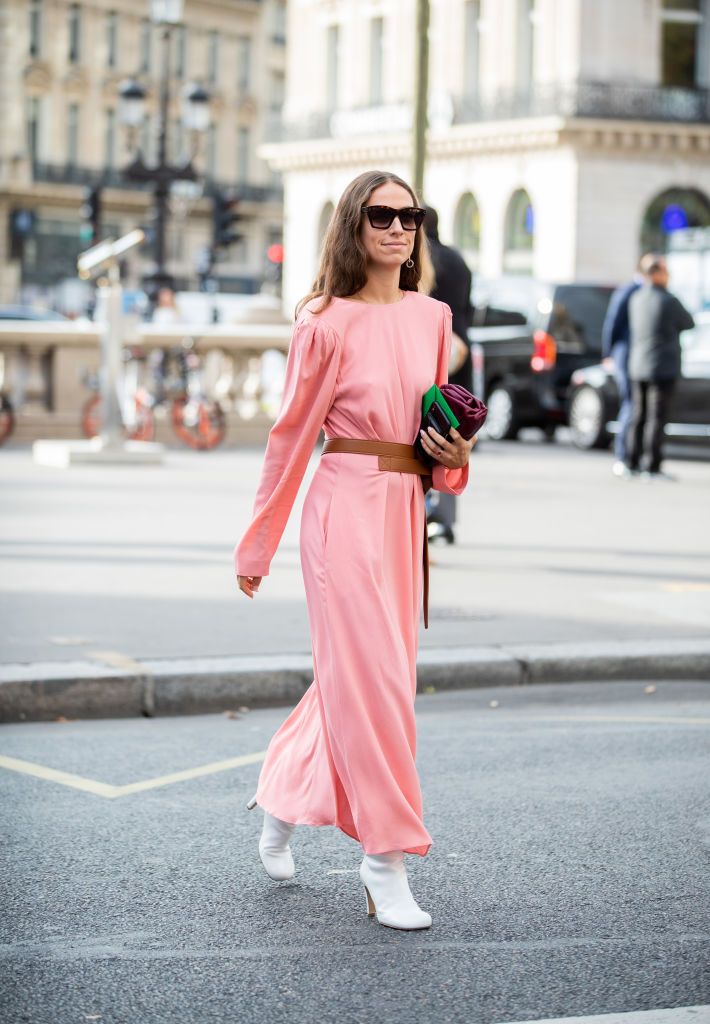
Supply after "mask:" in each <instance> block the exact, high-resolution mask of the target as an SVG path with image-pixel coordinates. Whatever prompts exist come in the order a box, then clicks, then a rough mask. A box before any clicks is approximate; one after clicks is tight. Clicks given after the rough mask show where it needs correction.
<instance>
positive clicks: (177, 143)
mask: <svg viewBox="0 0 710 1024" xmlns="http://www.w3.org/2000/svg"><path fill="white" fill-rule="evenodd" d="M171 141H172V159H173V160H175V162H176V163H181V162H182V161H183V158H184V156H185V126H184V125H183V123H182V118H180V117H176V118H175V120H174V121H173V130H172V133H171Z"/></svg>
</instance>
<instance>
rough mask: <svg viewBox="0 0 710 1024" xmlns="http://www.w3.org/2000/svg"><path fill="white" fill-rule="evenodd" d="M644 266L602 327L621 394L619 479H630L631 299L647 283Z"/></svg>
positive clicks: (613, 301) (619, 292)
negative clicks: (643, 272) (642, 272)
mask: <svg viewBox="0 0 710 1024" xmlns="http://www.w3.org/2000/svg"><path fill="white" fill-rule="evenodd" d="M643 280H644V278H643V275H642V274H641V273H640V266H639V269H638V270H637V272H636V273H635V274H634V277H633V280H631V281H629V282H627V284H622V285H621V287H620V288H617V289H616V291H615V292H614V294H613V295H612V297H611V298H610V300H609V306H608V308H607V311H606V316H605V318H604V326H603V327H602V356H603V357H604V360H605V361H606V360H607V359H608V360H610V361H611V364H612V368H613V373H614V379H615V381H616V387H617V390H618V392H619V413H618V416H617V418H616V423H617V431H616V436H615V437H614V464H613V466H612V472H613V473H614V474H615V475H616V476H626V475H628V472H629V470H628V469H627V468H626V438H627V434H628V431H629V424H630V423H631V410H632V403H631V381H630V380H629V299H630V298H631V296H632V295H633V294H634V292H635V291H637V289H639V288H640V287H641V285H642V284H643Z"/></svg>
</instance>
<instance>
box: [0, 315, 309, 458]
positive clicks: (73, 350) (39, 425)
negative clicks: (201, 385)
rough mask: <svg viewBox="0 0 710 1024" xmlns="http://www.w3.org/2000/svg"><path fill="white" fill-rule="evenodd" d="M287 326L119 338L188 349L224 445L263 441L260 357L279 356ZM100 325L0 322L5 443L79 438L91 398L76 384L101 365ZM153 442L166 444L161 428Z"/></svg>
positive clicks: (141, 330)
mask: <svg viewBox="0 0 710 1024" xmlns="http://www.w3.org/2000/svg"><path fill="white" fill-rule="evenodd" d="M291 331H292V325H291V324H290V323H287V322H282V321H279V322H274V323H246V322H245V323H234V324H216V325H209V326H193V325H180V326H163V325H157V324H143V323H139V324H137V325H135V326H134V327H133V328H132V329H130V330H127V331H126V335H125V339H124V341H125V346H126V347H131V348H135V347H137V348H138V349H140V351H142V352H145V353H147V352H150V351H151V350H152V349H156V348H162V349H170V348H173V347H174V346H176V345H180V344H185V343H186V344H188V345H190V346H191V347H192V349H193V350H194V351H195V352H197V353H198V354H199V355H200V356H202V357H204V363H205V367H206V368H207V367H209V374H208V376H209V377H210V381H211V384H212V386H213V390H214V392H215V394H216V396H217V397H218V398H219V401H220V404H221V405H222V407H223V409H224V410H225V413H226V415H227V424H228V433H227V439H226V442H225V443H226V444H230V443H235V442H239V443H242V444H250V443H251V444H256V443H261V442H263V441H264V440H265V438H266V436H267V434H268V431H269V429H270V427H271V424H272V422H273V415H274V412H275V410H274V408H273V403H272V404H271V405H270V404H269V403H268V402H266V403H265V402H264V401H263V400H262V397H263V396H262V374H261V360H262V357H263V354H264V352H266V351H268V350H274V349H276V350H278V351H280V352H286V351H287V349H288V345H289V339H290V337H291ZM100 339H101V325H99V324H94V323H87V324H77V323H71V322H61V321H40V322H36V321H9V320H8V321H0V390H2V393H3V394H4V395H5V396H6V397H7V398H9V400H10V402H11V403H12V406H13V409H14V411H15V421H16V424H15V430H14V433H13V435H12V438H11V440H13V441H22V442H27V441H32V440H36V439H38V438H51V437H61V438H78V437H80V436H81V410H82V407H83V405H84V403H85V402H86V400H87V399H88V398H89V397H90V393H89V391H88V390H87V388H86V387H85V385H84V383H83V379H84V377H85V375H86V373H87V372H88V373H89V374H92V373H95V372H96V371H97V369H98V367H99V361H100ZM160 432H161V424H160V423H158V440H165V441H171V440H173V438H172V434H171V430H170V426H169V424H168V423H165V424H164V425H163V434H162V437H161V436H160Z"/></svg>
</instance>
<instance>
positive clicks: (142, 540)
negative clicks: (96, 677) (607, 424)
mask: <svg viewBox="0 0 710 1024" xmlns="http://www.w3.org/2000/svg"><path fill="white" fill-rule="evenodd" d="M262 460H263V452H262V451H261V450H258V449H254V448H252V449H237V450H234V449H233V450H223V451H216V452H206V453H191V452H186V451H179V450H170V451H169V452H168V453H167V455H166V460H165V463H164V465H163V466H160V467H157V468H153V467H137V468H126V467H110V468H98V467H74V468H73V469H70V470H59V469H49V468H46V467H41V466H37V465H35V464H34V463H33V462H32V459H31V455H30V452H29V451H28V450H27V449H24V450H23V449H17V448H15V449H12V448H11V449H7V450H4V451H3V452H2V455H1V456H0V486H2V490H3V503H2V507H1V508H0V537H2V540H1V541H0V580H1V581H2V582H0V617H1V618H2V621H3V644H2V651H1V652H0V659H1V660H2V661H4V662H37V661H62V660H76V659H78V660H81V659H94V660H98V661H108V663H109V664H112V663H115V662H116V660H117V659H120V658H126V657H129V658H134V659H146V658H189V657H203V656H207V655H214V656H216V655H246V654H262V653H263V652H264V651H265V650H268V651H270V652H272V653H294V652H300V653H306V654H307V653H309V652H310V640H309V635H308V622H307V616H306V606H305V599H304V591H303V581H302V578H301V568H300V562H299V554H298V529H299V519H300V512H299V508H300V504H301V502H302V499H303V496H304V495H305V491H306V488H307V486H308V482H309V479H310V475H311V474H312V473H313V472H314V470H315V467H316V465H317V462H318V455H314V457H313V459H312V460H311V464H310V466H309V468H308V472H307V475H306V479H305V481H304V484H303V486H302V489H301V492H300V496H299V499H298V500H297V503H296V507H295V508H294V511H293V513H292V516H291V520H290V522H289V524H288V526H287V528H286V532H285V534H284V537H283V540H282V543H281V546H280V549H279V552H278V553H277V556H276V558H275V559H274V562H273V564H272V572H271V574H270V575H269V577H268V578H267V579H266V580H265V581H264V583H263V585H262V587H261V590H260V592H259V594H258V596H257V598H256V599H255V600H254V601H253V602H251V601H249V600H248V599H247V598H246V597H245V596H244V595H243V594H241V593H239V591H238V590H237V587H236V583H235V580H234V578H233V566H232V549H233V547H234V544H235V542H236V541H237V540H238V539H239V538H240V537H241V535H242V533H243V532H244V530H245V529H246V527H247V525H248V523H249V519H250V515H251V509H252V504H253V500H254V494H255V492H256V487H257V481H258V475H259V471H260V468H261V464H262ZM668 468H669V469H670V470H671V471H672V472H674V473H676V474H677V476H678V482H677V483H675V484H665V483H656V484H644V483H642V482H640V481H632V482H629V481H625V480H619V479H617V478H615V477H614V476H612V473H611V456H610V455H609V453H607V452H586V453H585V452H578V451H576V450H573V449H571V448H569V447H566V446H564V445H557V444H556V445H549V444H540V443H523V444H515V443H512V442H510V443H504V444H494V443H491V442H485V441H484V442H482V443H481V444H480V445H479V446H477V448H476V449H475V451H474V457H473V461H472V465H471V481H470V484H469V487H468V488H467V490H466V492H465V494H464V496H463V497H462V499H461V501H460V503H459V523H458V527H457V532H458V543H457V544H456V545H455V546H454V547H447V546H443V547H442V546H433V545H432V549H431V555H432V562H433V565H432V571H431V593H430V620H431V621H430V628H429V629H428V630H424V629H423V628H422V629H421V630H420V639H421V644H422V646H430V647H439V648H440V647H446V646H471V645H479V644H484V645H489V646H490V645H510V644H511V643H520V644H530V643H560V642H568V643H570V642H571V643H576V642H585V643H588V642H604V641H608V640H638V639H642V640H643V639H647V638H649V637H653V638H655V639H662V638H668V639H684V638H692V637H702V636H705V635H706V634H707V625H708V622H710V539H709V538H708V528H707V510H708V503H709V500H710V463H708V462H690V461H684V462H681V461H673V460H671V461H669V463H668ZM275 624H276V625H275Z"/></svg>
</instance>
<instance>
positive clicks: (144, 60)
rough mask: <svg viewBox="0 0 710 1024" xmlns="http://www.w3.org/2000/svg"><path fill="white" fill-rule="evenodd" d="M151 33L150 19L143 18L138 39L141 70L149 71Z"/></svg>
mask: <svg viewBox="0 0 710 1024" xmlns="http://www.w3.org/2000/svg"><path fill="white" fill-rule="evenodd" d="M151 42H152V33H151V28H150V19H148V18H144V19H143V21H142V22H141V39H140V69H141V71H144V72H145V71H150V51H151Z"/></svg>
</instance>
